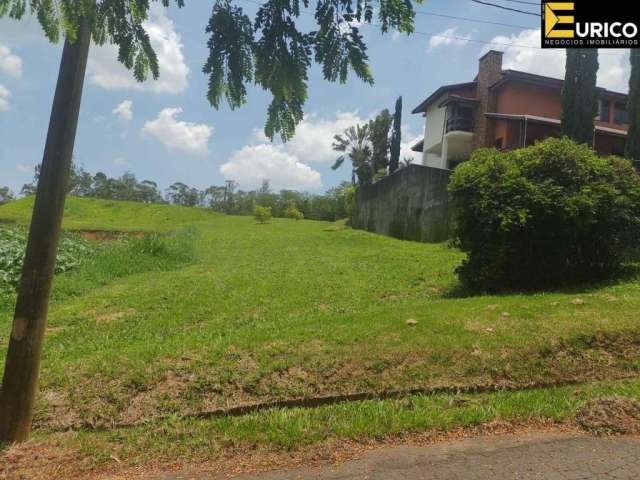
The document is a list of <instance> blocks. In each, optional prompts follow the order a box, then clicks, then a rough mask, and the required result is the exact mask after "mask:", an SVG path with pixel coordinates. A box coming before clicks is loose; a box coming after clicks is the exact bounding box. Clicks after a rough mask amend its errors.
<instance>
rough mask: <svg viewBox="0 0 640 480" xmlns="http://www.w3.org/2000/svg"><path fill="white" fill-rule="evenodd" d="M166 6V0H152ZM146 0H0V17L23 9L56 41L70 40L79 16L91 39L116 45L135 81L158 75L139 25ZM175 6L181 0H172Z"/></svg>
mask: <svg viewBox="0 0 640 480" xmlns="http://www.w3.org/2000/svg"><path fill="white" fill-rule="evenodd" d="M152 1H157V2H159V3H162V5H164V6H165V7H166V6H169V3H170V1H169V0H152ZM150 3H151V2H150V0H142V1H140V0H102V1H98V2H96V1H95V0H93V1H91V0H47V1H34V0H31V1H29V2H27V1H26V0H0V18H1V17H4V16H9V17H10V18H14V19H21V18H22V17H23V16H24V15H25V14H26V13H27V11H29V13H31V14H32V15H33V16H34V17H36V18H37V19H38V22H39V23H40V25H41V27H42V29H43V31H44V34H45V36H46V37H47V39H49V41H51V42H53V43H57V42H58V41H59V40H60V37H61V36H65V37H67V38H69V39H70V40H71V41H74V40H75V39H76V37H77V33H78V28H79V25H80V22H81V19H82V18H85V19H86V20H87V22H88V24H89V28H90V31H91V36H92V38H93V41H94V42H95V43H96V44H98V45H103V44H105V43H111V44H114V45H117V47H118V60H119V61H120V63H122V64H123V65H124V66H125V67H126V68H127V69H129V70H132V71H133V75H134V77H135V78H136V80H138V81H140V82H141V81H144V80H145V79H146V78H147V77H148V75H149V73H151V75H152V76H153V78H158V75H159V69H158V57H157V55H156V53H155V52H154V50H153V48H152V47H151V42H150V40H149V35H148V33H147V32H146V30H145V29H144V27H143V25H142V24H143V22H144V21H145V20H147V19H148V16H149V6H150ZM175 3H176V4H177V5H178V7H182V6H184V0H176V1H175Z"/></svg>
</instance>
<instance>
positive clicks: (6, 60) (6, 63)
mask: <svg viewBox="0 0 640 480" xmlns="http://www.w3.org/2000/svg"><path fill="white" fill-rule="evenodd" d="M0 72H3V73H6V74H7V75H9V76H11V77H13V78H20V77H22V59H21V58H20V57H19V56H17V55H16V54H14V53H11V49H10V48H9V47H8V46H6V45H4V44H3V43H0Z"/></svg>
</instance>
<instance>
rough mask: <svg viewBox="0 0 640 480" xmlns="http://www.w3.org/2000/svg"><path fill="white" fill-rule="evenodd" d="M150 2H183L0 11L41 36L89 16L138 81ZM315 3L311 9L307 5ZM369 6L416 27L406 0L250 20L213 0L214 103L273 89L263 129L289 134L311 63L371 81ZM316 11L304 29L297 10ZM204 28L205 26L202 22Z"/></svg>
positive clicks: (297, 5)
mask: <svg viewBox="0 0 640 480" xmlns="http://www.w3.org/2000/svg"><path fill="white" fill-rule="evenodd" d="M151 2H156V3H161V4H162V5H163V6H165V7H168V6H169V5H170V4H171V3H173V4H175V5H177V6H178V7H183V6H184V4H185V2H184V0H173V2H172V1H171V0H47V1H41V0H0V17H3V16H9V17H11V18H15V19H20V18H22V17H23V16H24V15H25V14H27V13H30V14H32V15H34V16H35V17H37V19H38V21H39V23H40V25H41V26H42V28H43V30H44V33H45V35H46V37H47V38H48V39H49V40H50V41H51V42H57V41H58V40H59V39H60V37H61V36H65V37H67V38H69V39H71V40H73V39H75V37H76V34H77V31H78V26H79V24H80V19H81V18H86V19H87V20H88V22H89V26H90V29H91V34H92V38H93V41H94V42H95V43H97V44H99V45H102V44H105V43H111V44H114V45H116V46H117V47H118V60H119V61H120V62H121V63H122V64H123V65H124V66H125V67H127V68H128V69H129V70H132V71H133V75H134V77H135V78H136V80H138V81H144V80H146V79H147V78H148V76H149V74H151V76H153V78H158V76H159V74H160V72H159V67H158V58H157V56H156V53H155V52H154V50H153V47H152V46H151V43H150V40H149V35H148V34H147V32H146V30H145V28H144V25H143V23H144V21H145V20H146V19H147V18H148V15H149V8H150V4H151ZM311 9H313V11H311ZM374 12H375V13H376V16H377V21H378V22H379V25H378V26H379V27H380V29H381V30H382V32H388V31H389V30H397V31H400V32H405V33H411V32H413V23H414V16H415V12H414V9H413V6H412V2H411V0H355V1H354V0H317V2H316V4H315V6H313V7H310V2H309V1H308V0H302V1H300V0H266V1H264V2H263V3H261V4H260V5H259V7H258V10H257V12H256V15H255V17H254V18H253V19H252V18H250V17H249V16H248V15H247V14H246V13H245V11H244V10H243V8H242V7H240V6H238V5H236V4H235V2H232V1H230V0H214V2H213V6H212V10H211V17H210V19H209V22H208V24H207V25H206V33H207V34H208V36H209V40H208V42H207V46H208V49H209V55H208V58H207V59H206V62H205V64H204V66H203V72H204V73H205V74H207V75H208V76H209V88H208V93H207V98H208V100H209V103H210V104H211V105H212V106H213V107H214V108H216V109H217V108H219V107H220V105H221V103H222V100H223V99H224V100H225V101H226V102H227V103H228V104H229V106H230V107H231V108H232V109H235V108H237V107H240V106H242V105H243V104H245V103H246V101H247V85H249V84H250V83H255V84H257V85H259V86H260V87H262V88H263V89H265V90H268V91H269V92H270V93H271V95H272V100H271V104H270V105H269V107H268V110H267V121H266V124H265V134H266V135H267V136H268V137H269V138H270V139H273V137H274V136H275V135H276V134H279V135H280V136H281V138H282V139H283V140H284V141H286V140H288V139H290V138H291V137H292V136H293V134H294V132H295V127H296V125H297V124H298V123H299V122H300V121H301V120H302V117H303V107H304V104H305V101H306V100H307V96H308V92H307V86H308V71H309V68H310V67H311V65H312V64H313V63H314V62H315V63H317V64H319V65H320V66H321V69H322V73H323V75H324V78H325V79H326V80H329V81H331V82H336V81H338V82H340V83H345V82H346V80H347V77H348V74H349V72H350V71H353V72H354V73H355V74H356V76H358V77H359V78H361V79H362V80H363V81H365V82H366V83H369V84H372V83H373V76H372V73H371V71H370V69H369V65H368V63H367V61H368V56H367V47H366V44H365V43H364V41H363V37H362V35H361V34H360V31H359V28H358V26H359V25H361V24H364V23H368V24H371V23H372V22H373V20H374ZM303 14H310V15H313V17H314V23H315V25H314V29H312V30H311V31H304V30H303V28H302V26H301V24H302V23H308V22H302V21H301V20H300V17H301V15H303ZM203 27H205V26H204V25H203Z"/></svg>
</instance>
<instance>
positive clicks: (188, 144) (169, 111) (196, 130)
mask: <svg viewBox="0 0 640 480" xmlns="http://www.w3.org/2000/svg"><path fill="white" fill-rule="evenodd" d="M181 113H182V108H165V109H163V110H162V111H161V112H160V113H159V114H158V117H157V118H155V119H154V120H149V121H147V122H146V123H145V124H144V126H143V127H142V134H143V136H146V135H148V136H151V137H153V138H155V139H156V140H158V141H159V142H160V143H161V144H163V145H164V146H165V147H166V148H168V149H169V150H180V151H183V152H186V153H191V154H194V155H206V154H207V152H208V151H209V137H211V134H212V133H213V128H212V127H210V126H209V125H205V124H201V123H193V122H185V121H181V120H178V119H177V118H176V117H177V116H178V115H180V114H181Z"/></svg>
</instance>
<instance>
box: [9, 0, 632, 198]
mask: <svg viewBox="0 0 640 480" xmlns="http://www.w3.org/2000/svg"><path fill="white" fill-rule="evenodd" d="M186 3H187V5H186V7H185V8H183V9H177V8H174V7H172V8H170V9H168V10H164V9H162V8H161V7H154V9H153V10H152V15H151V18H150V20H149V22H148V24H147V26H148V29H149V32H150V34H151V37H152V42H153V44H154V46H155V47H156V51H157V53H158V55H159V58H160V64H161V77H160V80H159V81H158V82H147V83H145V84H137V83H136V82H135V81H134V80H133V79H132V77H131V75H130V74H129V73H128V72H127V71H126V70H124V68H123V67H121V66H120V65H118V64H117V62H116V60H115V53H114V49H113V48H110V47H100V48H98V47H93V46H92V50H91V53H90V61H89V67H88V71H87V78H86V82H85V90H84V96H83V103H82V111H81V117H80V125H79V129H78V136H77V140H76V149H75V159H76V162H77V163H79V164H82V165H84V166H85V168H87V169H88V170H89V171H91V172H94V173H95V172H96V171H103V172H105V173H107V174H109V175H120V174H122V173H123V172H124V171H126V170H129V171H132V172H134V173H135V174H136V176H138V178H139V179H141V180H142V179H150V180H155V181H157V182H158V183H159V184H160V186H161V187H163V188H165V187H167V186H168V185H169V184H171V183H172V182H174V181H182V182H184V183H187V184H189V185H191V186H196V187H199V188H204V187H206V186H209V185H219V184H222V183H223V182H224V180H225V179H233V180H236V181H238V182H239V183H240V185H241V188H245V189H249V188H254V187H256V186H257V185H259V183H260V182H261V180H262V179H263V178H267V179H269V180H270V181H271V183H272V186H273V187H274V188H295V189H299V190H307V191H312V192H320V191H324V190H326V189H328V188H330V187H332V186H334V185H336V184H337V183H339V182H340V181H343V180H346V179H348V178H349V177H350V174H349V169H348V168H347V167H343V169H342V170H340V171H338V172H333V171H331V169H330V168H329V167H330V165H331V163H332V161H333V160H334V159H335V156H336V155H335V153H334V152H332V151H331V139H332V136H333V134H335V133H338V132H340V131H341V130H342V129H344V128H345V127H347V126H349V125H350V124H354V123H357V122H362V121H365V120H366V119H368V118H370V117H371V116H372V115H374V114H375V113H377V112H379V111H380V110H381V109H383V108H389V109H393V105H394V103H395V99H396V98H397V97H398V95H402V96H403V99H404V116H403V134H404V138H403V141H404V142H405V143H406V145H405V147H408V146H409V144H410V143H411V142H412V141H414V140H416V139H417V138H418V137H420V136H421V135H422V132H423V128H424V125H423V119H422V118H421V117H420V116H419V115H411V114H410V111H411V109H413V108H414V107H415V106H416V105H417V104H418V103H420V102H421V101H422V100H423V99H424V98H425V97H426V96H427V95H428V94H429V93H431V92H432V91H433V90H435V89H436V88H437V87H438V86H440V85H442V84H446V83H455V82H460V81H468V80H470V79H472V78H473V76H474V75H475V72H476V67H477V58H478V57H479V56H480V54H482V53H483V52H485V51H486V50H487V49H488V48H489V45H487V44H483V43H480V42H494V43H493V45H492V48H495V49H499V50H506V54H505V64H506V66H507V67H510V68H519V69H522V70H527V71H532V72H535V73H541V74H547V75H552V76H562V73H563V69H564V63H563V62H564V54H563V53H562V51H549V50H546V51H542V50H539V49H537V48H536V47H537V46H538V44H539V41H540V40H539V31H538V30H537V29H538V28H539V21H538V19H537V18H536V17H533V16H528V15H523V14H517V13H511V12H506V11H501V10H498V9H494V8H491V7H487V6H481V5H478V4H475V3H472V2H470V1H469V0H449V1H445V0H430V1H428V2H426V3H425V4H423V5H419V6H417V7H416V8H417V9H418V10H420V11H422V12H431V13H437V14H444V15H455V16H462V17H470V18H478V19H485V20H490V21H493V22H503V23H508V24H513V25H518V27H507V26H497V25H488V24H484V23H474V22H466V21H461V20H454V19H448V18H442V17H435V16H427V15H417V17H416V30H417V31H419V32H422V34H416V35H412V36H405V35H402V36H400V35H397V34H387V35H382V34H381V33H380V32H379V29H378V28H377V27H374V26H364V27H363V28H362V32H363V33H364V36H365V40H366V41H367V43H368V45H369V55H370V64H371V67H372V69H373V73H374V76H375V80H376V83H375V85H374V86H368V85H365V84H363V83H362V82H360V81H359V80H358V79H356V78H353V77H351V78H350V79H349V81H348V82H347V84H346V85H339V84H331V83H327V82H326V81H324V80H323V78H322V75H321V73H320V72H319V70H318V68H317V67H314V68H313V69H312V71H311V75H310V82H309V100H308V102H307V104H306V107H305V120H304V122H303V124H302V125H301V126H300V127H299V129H298V133H297V135H296V137H295V138H294V139H293V141H292V142H290V143H289V144H287V145H280V144H278V143H276V144H271V143H270V142H268V141H267V140H266V139H265V138H264V137H263V135H262V134H261V131H262V128H263V125H264V121H265V115H266V108H267V105H268V102H269V96H268V94H267V93H266V92H264V91H262V90H261V89H259V87H253V86H252V87H251V88H250V92H249V102H248V104H247V105H246V106H244V107H243V108H241V109H238V110H235V111H230V110H229V109H228V108H226V107H223V108H221V109H220V110H218V111H216V110H214V109H212V108H211V107H210V106H209V105H208V102H207V101H206V97H205V94H206V87H207V78H206V77H205V75H204V74H202V73H201V69H202V65H203V63H204V61H205V59H206V55H207V51H206V40H207V38H206V35H205V32H204V28H205V25H206V20H207V19H208V17H209V12H210V8H211V5H212V2H210V1H207V0H187V2H186ZM238 4H239V5H241V6H242V7H243V8H244V9H245V10H246V11H247V12H249V13H250V14H252V13H253V12H255V9H256V8H257V6H256V5H255V3H249V2H248V1H247V0H238ZM529 9H530V10H532V11H536V10H537V8H536V7H529ZM310 19H311V17H308V16H303V20H302V21H303V23H304V22H306V23H307V24H308V23H309V21H310ZM521 27H527V28H521ZM425 34H433V35H435V36H429V35H425ZM501 44H515V45H517V46H512V47H508V46H505V45H501ZM61 49H62V46H61V45H50V44H48V43H47V42H46V41H45V40H44V37H43V36H42V34H41V32H40V28H39V26H38V24H37V22H36V21H35V19H32V18H29V19H26V20H23V21H22V22H15V21H12V20H9V19H2V20H0V186H1V185H8V186H10V187H11V188H12V189H14V190H16V191H19V189H20V187H21V185H22V184H23V183H25V182H27V181H30V179H31V178H32V172H33V166H34V165H35V164H37V163H39V161H40V159H41V156H42V149H43V145H44V140H45V135H46V128H47V124H48V120H49V113H50V108H51V100H52V96H53V91H54V87H55V82H56V76H57V69H58V62H59V58H60V53H61ZM626 55H627V52H624V51H615V50H613V51H612V50H609V51H607V52H606V55H603V56H601V71H600V84H601V85H603V86H605V87H609V88H612V89H615V90H626V83H627V78H628V65H627V63H628V62H627V60H626ZM403 154H404V155H409V154H410V152H409V150H408V149H407V148H405V150H404V151H403Z"/></svg>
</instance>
